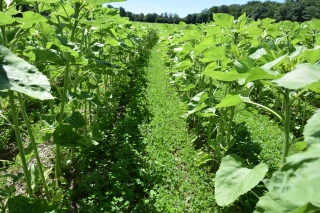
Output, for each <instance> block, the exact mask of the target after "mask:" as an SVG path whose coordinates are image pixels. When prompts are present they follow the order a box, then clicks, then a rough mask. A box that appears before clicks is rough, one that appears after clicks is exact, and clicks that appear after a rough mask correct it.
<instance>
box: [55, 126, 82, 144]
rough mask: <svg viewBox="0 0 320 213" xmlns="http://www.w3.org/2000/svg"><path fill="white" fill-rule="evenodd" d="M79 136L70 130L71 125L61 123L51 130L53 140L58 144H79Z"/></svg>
mask: <svg viewBox="0 0 320 213" xmlns="http://www.w3.org/2000/svg"><path fill="white" fill-rule="evenodd" d="M80 140H81V136H80V135H79V134H78V133H76V132H75V131H73V130H72V126H70V125H67V124H62V125H60V126H58V127H57V128H56V129H55V130H54V132H53V142H54V143H55V144H58V145H60V146H66V147H76V146H79V143H80Z"/></svg>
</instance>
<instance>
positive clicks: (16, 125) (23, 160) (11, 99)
mask: <svg viewBox="0 0 320 213" xmlns="http://www.w3.org/2000/svg"><path fill="white" fill-rule="evenodd" d="M9 102H10V108H11V114H12V119H13V124H14V131H15V134H16V140H17V144H18V148H19V153H20V158H21V163H22V168H23V173H24V178H25V179H26V183H27V191H28V194H29V196H30V195H31V194H32V188H31V181H30V176H29V172H28V166H27V161H26V157H25V154H24V149H23V145H22V140H21V135H20V129H19V121H18V116H17V113H16V107H15V104H14V92H13V91H11V90H9Z"/></svg>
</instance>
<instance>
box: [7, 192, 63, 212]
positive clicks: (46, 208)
mask: <svg viewBox="0 0 320 213" xmlns="http://www.w3.org/2000/svg"><path fill="white" fill-rule="evenodd" d="M8 210H9V213H30V212H32V213H56V212H58V208H57V206H54V205H52V204H49V203H48V202H47V201H46V200H44V199H33V198H27V197H24V196H22V195H18V196H15V197H13V198H10V199H9V200H8Z"/></svg>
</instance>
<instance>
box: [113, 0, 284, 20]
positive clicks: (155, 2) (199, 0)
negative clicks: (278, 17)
mask: <svg viewBox="0 0 320 213" xmlns="http://www.w3.org/2000/svg"><path fill="white" fill-rule="evenodd" d="M274 1H277V2H284V0H274ZM247 2H248V1H247V0H127V1H125V2H115V3H110V4H111V5H112V6H114V7H123V8H124V9H125V10H126V11H130V12H133V13H144V14H147V13H157V14H161V13H164V12H167V13H172V14H174V13H176V14H178V15H179V16H180V17H185V16H187V15H188V14H190V13H200V12H201V11H202V10H204V9H209V8H210V7H212V6H220V5H223V4H225V5H230V4H245V3H247Z"/></svg>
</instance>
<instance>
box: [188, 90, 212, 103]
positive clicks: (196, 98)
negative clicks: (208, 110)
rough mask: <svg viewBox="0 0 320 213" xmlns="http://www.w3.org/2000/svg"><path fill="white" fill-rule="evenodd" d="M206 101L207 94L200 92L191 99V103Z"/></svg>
mask: <svg viewBox="0 0 320 213" xmlns="http://www.w3.org/2000/svg"><path fill="white" fill-rule="evenodd" d="M207 99H208V93H206V92H200V93H198V94H197V95H195V96H194V97H193V98H192V99H191V102H196V103H203V102H204V101H205V100H207Z"/></svg>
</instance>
